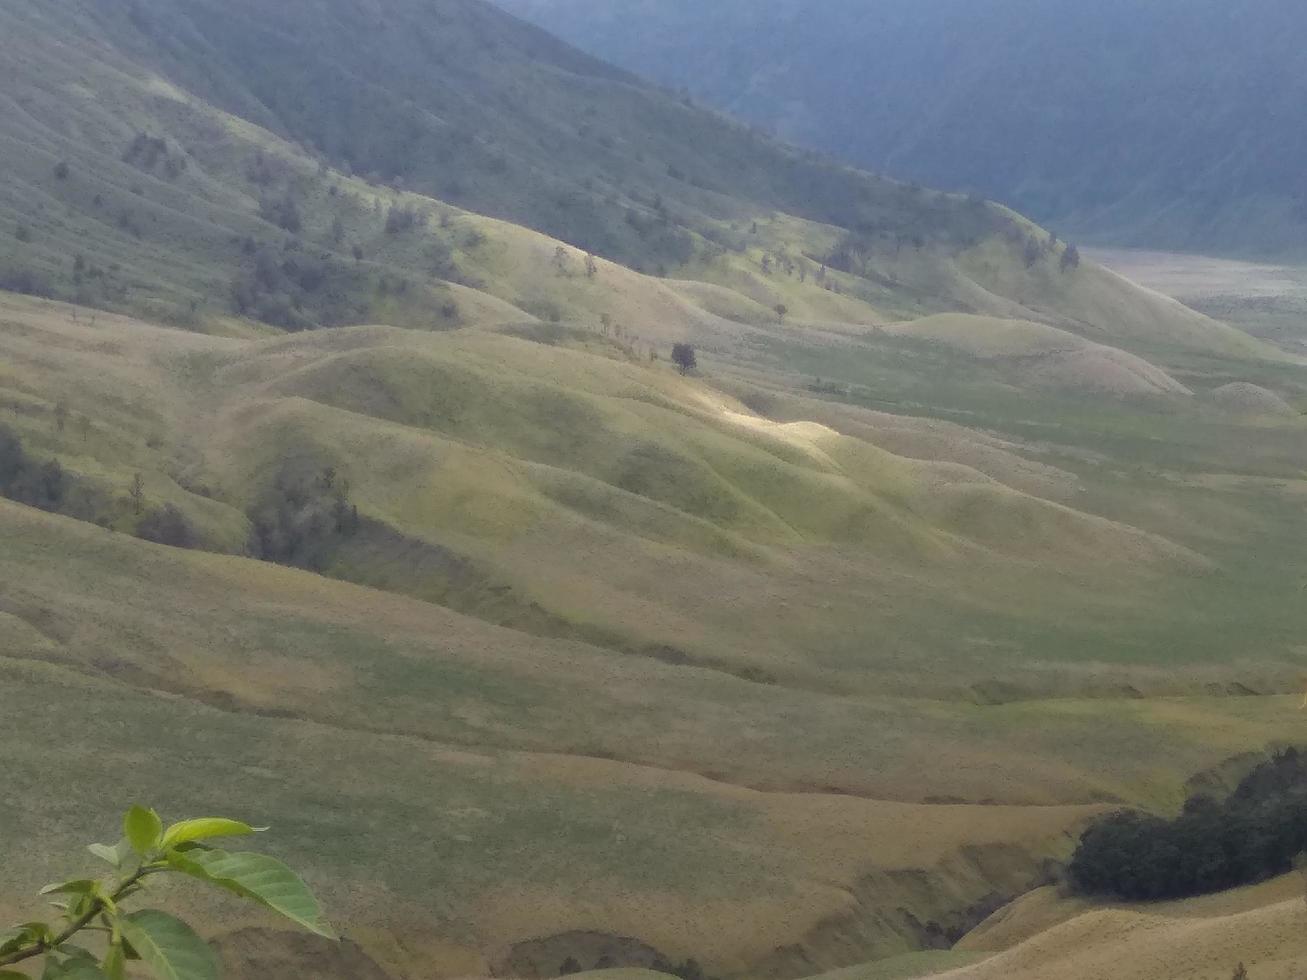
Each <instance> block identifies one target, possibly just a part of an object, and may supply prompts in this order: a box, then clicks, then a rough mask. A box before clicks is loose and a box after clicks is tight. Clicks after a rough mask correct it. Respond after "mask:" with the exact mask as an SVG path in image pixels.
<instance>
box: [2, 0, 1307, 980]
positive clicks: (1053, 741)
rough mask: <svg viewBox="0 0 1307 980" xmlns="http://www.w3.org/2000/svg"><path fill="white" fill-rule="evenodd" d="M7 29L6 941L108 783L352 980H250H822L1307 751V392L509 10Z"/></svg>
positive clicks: (436, 8)
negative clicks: (643, 975)
mask: <svg viewBox="0 0 1307 980" xmlns="http://www.w3.org/2000/svg"><path fill="white" fill-rule="evenodd" d="M0 29H2V30H0V65H2V66H3V68H4V70H5V73H6V74H5V77H6V78H7V79H11V80H12V85H11V87H10V89H9V90H8V91H7V92H6V95H7V98H5V99H3V100H0V147H2V152H3V153H4V154H5V156H4V158H5V160H6V163H7V164H9V169H8V171H7V173H6V176H5V179H4V180H3V181H0V228H2V229H4V233H3V234H0V271H3V275H4V276H5V279H4V280H3V284H4V285H7V286H10V287H16V288H14V289H11V290H10V291H7V292H3V293H0V427H3V432H2V433H0V496H2V497H3V499H0V539H2V540H3V541H4V545H5V546H4V548H2V549H0V585H3V588H2V589H0V674H3V684H4V689H5V691H6V692H10V696H9V697H7V698H5V711H4V713H3V716H2V720H0V727H3V735H4V737H3V739H0V746H3V749H0V758H2V759H3V765H4V766H5V767H6V769H7V770H8V771H10V772H11V773H13V774H16V776H15V778H16V779H17V780H18V781H19V782H20V783H21V784H22V785H23V786H24V787H25V789H27V790H28V791H27V792H25V794H24V796H23V798H22V799H21V801H19V800H11V801H9V803H8V804H5V805H0V837H3V839H4V840H5V841H16V840H17V841H24V842H25V844H24V846H23V847H21V848H19V851H20V853H18V854H17V855H16V856H14V857H13V858H12V860H11V859H10V858H8V857H7V858H6V861H7V862H9V863H7V864H6V871H8V872H10V874H9V875H8V876H7V877H6V886H5V889H4V890H3V892H0V912H9V911H12V912H13V913H14V914H15V915H18V914H19V913H20V912H21V911H22V910H24V909H25V908H26V907H27V906H26V904H25V902H24V896H26V895H27V894H29V893H30V892H31V891H32V889H33V887H35V886H37V885H39V884H41V883H43V882H44V881H45V880H49V878H50V876H51V875H54V874H58V873H62V872H63V871H64V870H65V867H64V865H63V863H62V862H64V861H65V860H66V858H65V855H67V854H71V853H73V845H74V843H77V842H81V841H82V840H83V838H85V839H91V838H96V837H100V836H102V835H103V828H102V827H101V826H100V815H99V811H100V809H101V808H102V806H103V805H104V804H105V803H106V802H107V803H108V804H109V805H108V806H107V809H108V810H109V811H116V810H119V809H121V806H120V804H123V803H126V802H128V801H126V800H116V799H115V800H108V801H106V800H105V796H106V794H108V795H110V796H112V795H115V791H114V790H113V789H112V787H113V785H114V784H113V782H112V780H113V778H115V777H116V776H117V775H122V776H123V778H125V779H126V780H127V783H126V786H127V791H128V792H129V794H130V795H131V796H132V797H133V798H137V797H139V798H142V799H147V800H149V801H152V802H156V803H157V804H158V805H160V806H161V807H163V808H164V809H165V810H166V811H167V812H169V813H172V814H177V813H180V812H182V811H188V812H191V811H203V810H208V809H211V808H212V809H218V808H221V809H223V810H227V811H235V812H237V813H238V815H241V816H249V817H250V818H252V819H257V820H258V821H260V822H269V823H272V824H274V825H275V826H276V827H277V828H278V830H279V833H278V835H277V837H276V840H275V843H274V845H273V846H275V847H279V848H281V852H282V853H283V855H284V856H285V857H287V858H289V859H290V860H292V861H293V863H294V864H295V865H296V866H297V867H302V868H304V869H305V871H306V872H307V874H308V876H309V877H310V878H311V879H312V880H313V882H314V884H315V885H316V886H318V887H319V888H320V890H322V891H323V893H324V895H325V897H326V899H327V902H328V904H329V906H330V907H331V909H332V913H333V916H334V917H335V918H336V919H337V920H338V921H339V922H340V923H341V924H342V925H343V926H344V927H345V928H346V931H347V932H348V934H349V935H350V936H351V939H352V940H354V941H355V942H356V943H357V944H358V945H355V946H348V947H345V948H344V950H343V951H342V950H334V951H333V950H331V949H326V950H324V949H322V948H319V947H314V946H312V944H307V945H306V944H304V943H297V942H295V941H288V940H286V939H285V937H282V936H279V935H276V934H269V933H268V932H267V931H266V927H267V923H266V922H264V921H263V920H259V919H236V918H232V917H231V914H232V913H231V912H230V910H229V909H228V907H226V906H221V907H214V908H211V909H207V910H206V909H201V910H200V911H208V912H211V913H213V914H214V915H215V916H216V919H215V920H214V921H215V931H217V932H221V933H223V935H224V937H225V938H224V941H223V950H224V957H225V959H226V960H227V961H228V962H229V964H230V965H231V967H232V970H233V975H234V976H237V977H249V978H251V980H252V978H253V977H256V976H266V975H269V974H274V975H285V973H286V971H288V970H290V969H292V967H291V966H290V965H289V964H292V963H299V964H300V966H299V967H295V968H297V969H303V970H312V971H317V972H316V974H315V975H320V976H329V977H330V976H338V977H342V978H343V977H347V976H348V977H357V976H368V977H369V978H370V980H382V978H383V976H390V977H394V978H395V980H406V978H409V977H412V978H413V980H417V978H419V977H423V978H429V977H430V976H432V975H433V974H435V975H439V976H450V977H452V976H475V975H486V974H487V973H489V972H494V973H496V974H497V975H509V974H521V975H525V976H539V977H551V976H554V975H556V974H557V973H558V972H559V970H560V968H561V966H562V963H563V962H564V961H565V960H566V959H568V958H569V957H570V958H574V959H576V960H577V961H578V964H579V965H581V966H583V967H585V968H591V967H598V966H601V965H606V964H608V963H613V964H616V965H617V966H621V967H659V968H664V967H666V966H668V965H671V966H677V965H683V964H684V963H685V961H686V960H688V959H691V958H693V959H695V960H697V961H698V962H699V963H700V964H702V966H703V968H704V969H705V971H706V972H707V974H708V975H709V976H712V977H720V976H726V975H735V974H745V973H747V974H749V975H767V976H775V977H781V978H788V977H796V976H804V975H808V974H812V973H816V972H820V971H822V970H828V969H835V968H841V967H847V966H849V965H850V964H857V963H862V962H865V961H867V960H869V959H871V958H873V957H896V958H899V957H903V956H907V955H908V954H913V953H921V952H922V951H924V950H934V949H936V948H937V947H939V946H941V945H944V944H947V943H948V942H950V941H951V940H953V939H955V938H957V937H960V936H961V935H962V934H963V933H964V932H965V931H966V930H967V929H969V928H970V927H971V926H972V925H974V924H975V923H976V922H977V921H978V920H979V918H981V917H982V916H984V915H985V914H987V913H988V912H989V911H991V910H992V909H993V908H994V907H995V905H996V904H997V903H999V902H1001V901H1004V900H1006V899H1008V898H1011V897H1014V896H1016V895H1018V894H1019V893H1021V892H1023V891H1026V890H1028V889H1029V888H1031V887H1032V886H1034V885H1037V884H1039V883H1041V882H1043V881H1045V880H1047V875H1048V873H1049V870H1050V863H1049V862H1050V861H1053V862H1055V861H1056V860H1058V859H1060V858H1061V857H1064V856H1065V855H1066V853H1067V850H1068V848H1069V846H1070V843H1071V840H1072V839H1073V835H1074V833H1075V831H1076V830H1078V828H1079V827H1080V826H1081V825H1082V824H1083V822H1084V821H1085V820H1086V819H1088V818H1089V817H1091V816H1092V815H1094V814H1096V813H1099V812H1101V810H1102V808H1103V806H1104V805H1106V804H1110V803H1113V802H1119V801H1131V802H1137V803H1141V804H1145V805H1150V806H1155V807H1158V808H1165V807H1169V806H1173V805H1176V804H1178V803H1179V801H1180V800H1181V799H1183V797H1184V796H1185V780H1186V779H1187V778H1188V776H1189V774H1190V773H1192V772H1194V771H1197V770H1202V769H1206V768H1209V767H1213V766H1217V765H1218V764H1220V763H1221V762H1222V761H1223V760H1226V759H1228V758H1230V757H1232V756H1237V755H1240V754H1242V753H1249V752H1256V751H1260V750H1261V749H1263V748H1264V747H1265V746H1266V744H1267V743H1269V742H1272V741H1275V740H1278V739H1285V738H1289V737H1291V735H1292V733H1293V732H1294V730H1295V725H1296V721H1297V719H1298V718H1299V716H1298V715H1297V713H1296V711H1295V708H1296V705H1297V703H1298V700H1299V691H1300V686H1301V684H1300V681H1301V671H1302V668H1303V661H1304V649H1303V646H1302V642H1303V641H1302V637H1303V636H1304V635H1307V611H1305V610H1304V608H1303V605H1302V603H1301V602H1300V597H1301V578H1302V576H1301V567H1300V566H1301V562H1300V555H1299V551H1300V549H1299V548H1298V539H1297V534H1296V530H1297V527H1298V525H1299V523H1300V515H1301V504H1302V499H1303V494H1304V486H1305V483H1304V474H1303V467H1302V460H1303V459H1304V458H1307V425H1304V420H1303V417H1302V414H1301V413H1302V411H1303V409H1304V408H1307V376H1305V375H1304V371H1303V367H1302V364H1301V362H1300V351H1298V350H1297V349H1296V348H1293V347H1292V346H1291V345H1287V344H1282V340H1283V338H1282V337H1280V336H1278V335H1275V334H1267V335H1266V336H1265V337H1264V338H1263V339H1260V340H1259V339H1254V338H1253V337H1251V336H1250V335H1249V334H1246V333H1243V332H1241V331H1239V330H1236V329H1233V328H1231V327H1229V326H1227V325H1225V324H1223V323H1220V322H1218V321H1217V320H1213V319H1210V318H1208V317H1205V316H1203V315H1200V314H1198V313H1195V312H1194V311H1193V310H1190V309H1188V308H1186V307H1183V306H1181V305H1179V304H1178V303H1175V302H1173V301H1171V300H1168V299H1166V298H1165V297H1163V296H1161V295H1160V294H1157V293H1152V292H1149V291H1147V290H1144V289H1141V288H1140V287H1137V286H1135V285H1133V284H1132V283H1130V282H1128V281H1126V280H1125V279H1122V278H1121V277H1119V276H1116V275H1115V274H1112V273H1109V272H1107V271H1106V270H1104V269H1102V268H1100V267H1098V266H1096V265H1093V264H1092V263H1090V262H1088V261H1081V262H1079V263H1077V262H1076V261H1075V260H1074V259H1075V254H1076V253H1074V252H1072V251H1070V250H1069V248H1068V246H1067V245H1066V244H1065V243H1064V242H1062V241H1059V240H1056V239H1053V238H1051V237H1050V236H1049V235H1048V233H1047V232H1045V231H1043V230H1041V229H1039V228H1036V227H1035V226H1034V225H1031V224H1030V223H1029V222H1027V221H1025V219H1023V218H1020V217H1019V216H1017V215H1016V214H1014V213H1012V212H1010V211H1007V210H1005V209H1002V208H999V207H997V206H994V205H988V204H985V203H983V202H980V201H978V200H967V199H964V198H958V197H953V196H949V195H944V194H938V193H935V192H930V191H922V190H915V189H912V188H909V187H904V186H900V185H898V184H895V183H893V182H891V181H887V180H883V179H879V178H875V177H872V176H869V175H867V174H863V173H859V172H856V171H852V170H849V169H846V168H843V167H839V166H835V165H833V164H830V163H827V162H823V161H820V160H816V159H813V158H810V157H809V156H807V155H805V154H803V153H799V152H797V151H794V150H791V149H788V148H785V147H782V146H779V145H777V144H774V143H772V142H770V141H768V140H765V139H763V138H760V137H758V136H756V135H754V134H751V133H750V132H749V131H748V130H746V129H744V128H742V127H740V126H738V125H736V124H733V123H730V122H727V121H725V120H723V119H721V118H719V117H717V116H715V115H713V114H710V113H706V112H703V111H700V110H697V109H693V108H692V107H689V106H686V105H684V104H683V103H681V102H680V101H678V100H675V99H671V98H669V97H667V96H666V95H664V94H662V93H659V92H657V91H655V90H652V89H650V88H648V87H647V86H645V85H643V84H642V83H639V82H636V81H634V80H632V79H630V78H628V77H626V76H624V75H622V74H621V73H619V72H617V71H616V70H614V69H610V68H607V67H604V66H603V65H600V64H598V63H596V62H593V61H591V60H590V59H588V58H586V57H585V56H582V55H580V54H578V53H576V52H574V51H572V50H571V49H568V48H566V47H565V46H563V45H561V44H560V43H559V42H556V41H553V40H551V39H549V38H548V37H546V36H545V35H542V34H540V33H539V32H538V31H535V30H533V29H530V28H527V27H525V26H522V25H520V24H518V23H517V22H515V21H512V20H511V19H508V18H506V17H505V16H504V15H502V14H499V13H497V12H495V10H494V9H493V8H492V7H489V6H486V5H482V4H479V3H472V2H459V0H449V2H440V3H433V4H428V3H423V4H418V3H408V2H404V0H386V2H385V3H382V4H365V3H362V2H359V3H355V2H352V0H334V2H332V3H330V4H327V3H325V2H324V3H320V4H303V5H294V6H293V7H288V8H286V9H283V8H277V9H275V10H272V9H267V8H266V5H258V6H256V5H254V4H253V3H248V4H247V3H244V2H238V3H234V4H225V5H222V6H221V7H219V6H218V5H216V4H209V3H205V2H201V0H175V2H169V3H164V2H163V0H141V2H138V3H134V4H122V5H120V4H101V3H89V2H88V3H81V2H71V3H61V4H36V5H32V4H28V5H17V4H4V3H0ZM328 107H330V108H332V112H330V113H328V112H326V111H325V110H326V109H327V108H328ZM591 109H593V112H591V111H590V110H591ZM586 120H590V121H589V122H587V121H586ZM587 127H589V128H587ZM587 195H589V196H587ZM578 202H579V203H578ZM587 202H588V203H587ZM10 229H12V232H13V233H12V235H11V234H10V233H9V230H10ZM686 243H688V246H687V244H686ZM592 253H593V254H592ZM20 294H21V295H20ZM68 300H75V301H76V302H75V303H70V302H67V301H68ZM674 343H690V344H693V345H694V346H695V347H696V349H697V356H698V367H697V368H696V369H695V370H694V371H691V372H688V373H686V374H681V373H679V372H678V371H677V370H676V369H675V368H674V367H673V366H672V365H671V363H670V362H669V360H668V355H669V353H670V348H671V345H672V344H674ZM1252 388H1256V389H1258V390H1262V391H1265V392H1266V393H1268V395H1269V396H1270V397H1273V398H1274V399H1277V402H1276V404H1277V405H1282V406H1284V408H1283V409H1282V410H1281V411H1279V413H1278V414H1270V413H1265V412H1249V411H1246V410H1245V409H1246V406H1247V404H1249V391H1250V389H1252ZM1232 392H1233V393H1232ZM1240 393H1242V394H1240ZM1258 397H1259V398H1261V396H1258ZM1257 403H1258V404H1270V402H1267V401H1266V400H1265V398H1261V400H1260V401H1258V402H1257ZM69 717H76V718H78V719H80V722H79V723H80V724H81V725H82V729H79V732H80V731H82V730H83V729H84V731H85V733H86V736H85V737H87V738H92V737H93V738H95V739H96V740H97V744H100V745H102V752H101V755H100V756H99V757H96V758H94V759H90V757H88V756H86V754H85V753H84V752H82V751H81V749H80V742H79V743H78V745H77V751H73V750H72V749H70V748H67V747H55V748H52V746H64V745H65V743H64V742H62V741H59V740H57V739H56V737H55V736H56V735H60V736H62V735H63V734H65V733H66V731H67V727H68V722H67V719H68V718H69ZM160 732H166V733H168V736H169V737H168V738H166V739H161V738H160V737H159V733H160ZM78 738H79V740H80V739H81V738H82V735H80V734H79V736H78ZM88 760H89V761H88ZM179 762H180V765H179ZM209 766H213V767H216V772H217V773H218V775H217V777H216V779H215V780H214V781H213V782H210V783H202V782H201V781H200V780H199V778H198V777H197V776H196V775H195V773H197V772H199V771H201V770H203V769H205V768H206V767H209ZM70 797H71V798H70ZM219 804H221V807H219ZM13 850H14V849H13V848H7V849H6V853H7V854H9V853H10V852H12V851H13ZM66 870H68V871H73V870H76V869H73V868H67V869H66ZM963 959H965V957H962V958H957V959H954V960H950V961H949V962H957V963H959V964H960V963H962V961H963ZM939 962H940V960H938V959H928V960H926V961H922V960H920V959H917V960H913V959H901V958H900V959H898V960H897V962H895V963H891V964H888V965H885V966H884V967H883V968H882V967H877V969H880V970H881V972H882V973H883V974H884V975H886V976H893V975H895V973H894V972H893V971H895V970H897V971H899V973H902V972H903V971H905V970H906V971H912V970H916V969H917V968H918V967H922V966H929V967H931V968H933V967H934V966H936V965H938V964H939ZM304 964H311V966H305V965H304ZM887 971H888V972H887ZM682 972H688V971H684V970H683V971H682ZM907 975H911V973H910V972H909V973H908V974H907Z"/></svg>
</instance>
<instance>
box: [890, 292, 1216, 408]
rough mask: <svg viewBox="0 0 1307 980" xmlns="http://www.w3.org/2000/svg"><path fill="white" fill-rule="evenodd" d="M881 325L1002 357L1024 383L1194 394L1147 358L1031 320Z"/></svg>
mask: <svg viewBox="0 0 1307 980" xmlns="http://www.w3.org/2000/svg"><path fill="white" fill-rule="evenodd" d="M879 329H881V330H883V331H885V332H886V333H888V334H890V335H891V336H897V337H909V338H913V339H917V340H927V341H931V342H933V343H939V344H944V345H947V346H949V347H952V348H954V349H956V350H959V351H962V352H964V353H966V354H969V355H971V356H973V357H975V358H977V359H979V360H982V361H989V362H996V363H998V364H999V365H1001V366H1002V367H1003V368H1004V369H1005V370H1006V373H1007V375H1008V377H1010V378H1011V379H1012V381H1013V382H1014V383H1016V384H1020V385H1031V386H1034V387H1047V388H1053V389H1056V390H1060V391H1083V392H1097V393H1103V394H1111V395H1120V396H1126V395H1130V396H1136V395H1138V396H1155V395H1189V394H1191V392H1190V391H1189V389H1188V388H1186V387H1185V386H1184V385H1182V384H1180V382H1178V381H1176V380H1175V379H1174V378H1173V377H1171V376H1170V375H1169V374H1167V373H1166V372H1165V371H1163V370H1162V369H1161V368H1159V367H1156V366H1155V365H1153V364H1150V363H1148V362H1147V361H1145V360H1144V359H1143V358H1141V357H1136V356H1135V355H1134V354H1129V353H1127V352H1126V351H1123V350H1118V349H1117V348H1114V347H1108V346H1105V345H1103V344H1096V343H1093V342H1092V341H1089V340H1085V339H1084V338H1082V337H1079V336H1076V335H1075V334H1073V333H1069V332H1067V331H1065V330H1059V329H1058V328H1056V327H1051V326H1048V325H1046V324H1042V323H1032V322H1030V321H1028V320H1005V319H998V318H996V317H980V316H969V315H966V314H958V313H954V314H943V315H938V316H933V317H927V318H925V319H922V320H916V321H913V322H911V323H902V324H893V325H890V326H886V327H882V328H879Z"/></svg>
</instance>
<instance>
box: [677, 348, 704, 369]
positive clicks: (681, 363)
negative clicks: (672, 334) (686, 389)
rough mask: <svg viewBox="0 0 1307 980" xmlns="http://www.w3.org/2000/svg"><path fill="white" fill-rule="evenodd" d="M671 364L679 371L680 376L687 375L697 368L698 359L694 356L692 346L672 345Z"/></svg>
mask: <svg viewBox="0 0 1307 980" xmlns="http://www.w3.org/2000/svg"><path fill="white" fill-rule="evenodd" d="M672 363H673V364H675V365H676V366H677V368H678V369H680V372H681V373H682V374H688V373H689V372H691V371H693V370H694V369H695V368H696V367H698V366H699V361H698V359H697V358H696V357H695V356H694V345H693V344H673V345H672Z"/></svg>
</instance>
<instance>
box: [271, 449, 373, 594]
mask: <svg viewBox="0 0 1307 980" xmlns="http://www.w3.org/2000/svg"><path fill="white" fill-rule="evenodd" d="M250 523H251V525H252V533H251V537H250V552H251V553H252V554H253V555H254V557H256V558H260V559H262V560H264V561H272V562H277V563H278V564H281V565H294V566H296V567H297V568H308V569H311V570H314V571H320V570H321V569H322V568H323V567H324V566H325V564H326V560H327V558H328V557H329V555H330V552H331V551H332V550H333V549H334V547H335V546H336V545H337V544H339V543H340V541H341V540H342V539H344V538H348V537H353V536H354V535H355V534H357V533H358V530H359V527H360V526H361V523H362V521H361V519H360V517H359V509H358V506H357V505H356V504H353V503H351V502H350V499H349V485H348V483H346V482H345V481H344V480H342V479H340V478H339V476H338V474H337V473H336V470H335V468H334V467H330V466H329V467H326V468H325V469H323V470H320V471H318V472H316V473H312V474H307V475H296V474H293V473H291V472H289V471H287V472H283V474H282V475H281V477H279V478H278V480H277V482H276V483H275V484H274V485H273V487H272V489H271V491H270V492H269V493H268V494H267V496H266V497H265V499H264V501H263V502H262V503H261V504H260V505H259V506H257V507H255V508H254V509H253V510H252V511H251V513H250Z"/></svg>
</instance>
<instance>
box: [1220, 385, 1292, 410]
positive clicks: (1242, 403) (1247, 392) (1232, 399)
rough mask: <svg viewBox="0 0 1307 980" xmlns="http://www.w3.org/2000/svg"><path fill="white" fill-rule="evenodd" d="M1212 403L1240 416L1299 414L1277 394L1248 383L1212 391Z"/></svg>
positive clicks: (1224, 386)
mask: <svg viewBox="0 0 1307 980" xmlns="http://www.w3.org/2000/svg"><path fill="white" fill-rule="evenodd" d="M1211 398H1212V401H1214V402H1216V404H1217V405H1219V406H1221V408H1223V409H1225V410H1226V411H1227V412H1235V413H1237V414H1239V415H1285V416H1294V415H1297V414H1298V412H1297V410H1296V409H1294V407H1293V406H1292V405H1290V404H1289V403H1288V402H1286V401H1285V400H1284V399H1283V398H1281V397H1280V396H1279V395H1277V394H1276V393H1275V392H1273V391H1270V390H1268V389H1266V388H1263V387H1261V386H1260V385H1255V384H1250V383H1249V382H1247V381H1235V382H1232V383H1230V384H1228V385H1222V386H1221V387H1219V388H1217V389H1215V390H1214V391H1212V394H1211Z"/></svg>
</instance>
